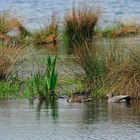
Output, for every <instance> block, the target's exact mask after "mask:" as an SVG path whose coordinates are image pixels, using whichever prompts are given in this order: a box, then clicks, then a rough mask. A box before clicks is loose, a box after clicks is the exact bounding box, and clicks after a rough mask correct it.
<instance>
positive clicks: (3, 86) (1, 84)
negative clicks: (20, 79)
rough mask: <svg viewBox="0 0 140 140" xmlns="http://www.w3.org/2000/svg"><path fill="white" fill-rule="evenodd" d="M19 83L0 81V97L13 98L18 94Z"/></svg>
mask: <svg viewBox="0 0 140 140" xmlns="http://www.w3.org/2000/svg"><path fill="white" fill-rule="evenodd" d="M19 88H20V85H19V84H16V83H8V82H5V81H0V99H7V98H14V97H16V96H18V91H19Z"/></svg>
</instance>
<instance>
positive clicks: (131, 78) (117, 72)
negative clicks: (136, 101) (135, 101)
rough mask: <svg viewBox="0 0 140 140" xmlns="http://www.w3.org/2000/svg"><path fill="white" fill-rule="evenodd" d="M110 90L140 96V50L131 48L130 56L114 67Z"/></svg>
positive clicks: (111, 74)
mask: <svg viewBox="0 0 140 140" xmlns="http://www.w3.org/2000/svg"><path fill="white" fill-rule="evenodd" d="M109 76H110V78H111V82H110V87H109V88H110V91H112V92H116V93H118V94H123V95H131V96H132V97H134V98H140V50H136V51H135V50H134V49H132V48H131V51H130V52H129V57H128V58H127V59H126V60H125V61H122V63H121V64H120V65H119V66H118V67H116V68H114V69H112V70H111V71H110V74H109Z"/></svg>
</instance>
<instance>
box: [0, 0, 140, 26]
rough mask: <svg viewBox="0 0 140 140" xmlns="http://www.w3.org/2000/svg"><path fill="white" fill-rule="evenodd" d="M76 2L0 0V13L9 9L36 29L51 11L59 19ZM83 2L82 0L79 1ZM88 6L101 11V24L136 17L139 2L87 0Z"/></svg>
mask: <svg viewBox="0 0 140 140" xmlns="http://www.w3.org/2000/svg"><path fill="white" fill-rule="evenodd" d="M77 1H78V0H1V1H0V11H3V10H6V9H10V10H12V11H14V13H15V14H16V15H21V16H22V17H23V18H25V23H26V25H27V26H28V27H29V28H38V27H39V26H40V25H42V23H44V22H45V21H46V18H49V15H50V14H51V13H52V11H54V10H55V11H56V12H57V13H58V14H59V15H60V18H61V17H63V16H64V14H65V12H66V11H67V9H69V8H70V7H71V6H72V4H73V2H77ZM79 1H83V0H79ZM85 1H87V0H85ZM88 2H89V3H90V4H93V5H95V6H99V7H100V9H101V10H102V18H101V19H102V22H103V21H104V20H105V22H106V21H107V20H109V21H112V20H115V19H120V18H125V19H128V18H131V17H136V18H138V19H139V15H140V8H139V7H140V0H88Z"/></svg>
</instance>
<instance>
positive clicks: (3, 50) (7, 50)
mask: <svg viewBox="0 0 140 140" xmlns="http://www.w3.org/2000/svg"><path fill="white" fill-rule="evenodd" d="M24 53H25V49H24V48H23V47H19V46H14V47H13V46H12V47H10V46H9V47H5V46H0V80H6V78H7V77H9V76H10V74H11V72H12V71H13V69H14V68H15V66H17V65H18V64H19V63H21V62H22V61H23V60H24ZM10 77H11V76H10Z"/></svg>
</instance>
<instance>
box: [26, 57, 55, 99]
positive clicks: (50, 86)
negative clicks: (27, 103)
mask: <svg viewBox="0 0 140 140" xmlns="http://www.w3.org/2000/svg"><path fill="white" fill-rule="evenodd" d="M56 59H57V57H55V58H54V59H53V58H51V57H50V56H48V57H47V62H46V66H45V70H44V71H42V70H41V71H40V70H38V72H37V73H36V74H34V75H32V76H31V78H29V79H28V81H27V86H28V89H29V92H30V94H31V95H32V96H33V94H34V92H35V93H36V95H39V98H40V99H43V98H45V99H52V98H55V97H56V92H55V90H56V87H57V72H56V70H55V69H56Z"/></svg>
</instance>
